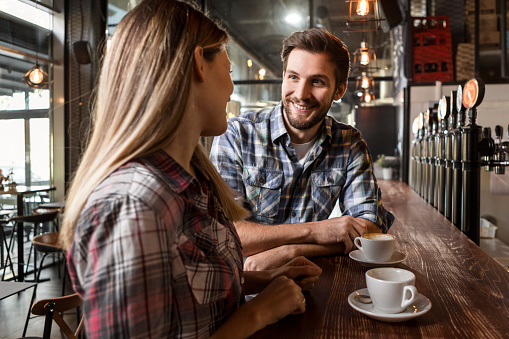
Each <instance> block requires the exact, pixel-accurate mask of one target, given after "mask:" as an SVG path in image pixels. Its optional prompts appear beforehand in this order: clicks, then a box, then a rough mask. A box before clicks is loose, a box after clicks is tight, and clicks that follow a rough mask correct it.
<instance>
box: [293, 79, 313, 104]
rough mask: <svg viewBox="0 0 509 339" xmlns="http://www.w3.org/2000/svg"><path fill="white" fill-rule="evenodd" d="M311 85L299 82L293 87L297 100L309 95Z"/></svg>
mask: <svg viewBox="0 0 509 339" xmlns="http://www.w3.org/2000/svg"><path fill="white" fill-rule="evenodd" d="M310 94H311V87H310V86H309V84H308V83H306V82H300V83H299V84H298V85H297V87H296V88H295V96H296V97H297V98H298V99H299V100H305V99H308V98H309V97H310Z"/></svg>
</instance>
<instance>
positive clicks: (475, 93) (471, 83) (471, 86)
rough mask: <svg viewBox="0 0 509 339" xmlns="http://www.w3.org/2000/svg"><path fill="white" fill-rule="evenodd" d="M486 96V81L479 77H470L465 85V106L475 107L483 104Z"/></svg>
mask: <svg viewBox="0 0 509 339" xmlns="http://www.w3.org/2000/svg"><path fill="white" fill-rule="evenodd" d="M483 98H484V83H483V82H482V81H480V80H478V79H470V80H468V81H467V83H466V84H465V85H464V86H463V106H465V107H466V108H468V109H470V108H474V107H477V106H479V105H480V104H481V102H482V99H483Z"/></svg>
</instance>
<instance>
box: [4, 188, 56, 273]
mask: <svg viewBox="0 0 509 339" xmlns="http://www.w3.org/2000/svg"><path fill="white" fill-rule="evenodd" d="M55 189H56V188H55V187H53V186H31V187H30V186H16V189H15V190H5V191H0V195H13V196H14V195H15V196H16V210H17V213H18V215H25V213H26V212H25V210H24V203H23V201H24V198H25V197H27V196H33V195H37V194H39V193H43V192H50V191H54V190H55ZM27 212H30V211H27ZM24 232H25V229H24V227H23V223H22V222H18V223H17V239H18V275H17V277H18V281H24V280H25V270H24V266H25V257H24V247H23V237H24Z"/></svg>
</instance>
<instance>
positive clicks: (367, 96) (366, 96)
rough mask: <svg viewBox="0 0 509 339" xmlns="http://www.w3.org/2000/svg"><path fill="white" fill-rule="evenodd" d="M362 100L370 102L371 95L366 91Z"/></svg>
mask: <svg viewBox="0 0 509 339" xmlns="http://www.w3.org/2000/svg"><path fill="white" fill-rule="evenodd" d="M364 101H365V102H370V101H371V95H370V94H369V93H366V95H365V96H364Z"/></svg>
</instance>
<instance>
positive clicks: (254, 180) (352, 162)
mask: <svg viewBox="0 0 509 339" xmlns="http://www.w3.org/2000/svg"><path fill="white" fill-rule="evenodd" d="M281 108H282V104H281V102H280V103H279V104H278V105H277V106H276V107H274V108H271V109H264V110H260V111H256V112H249V113H244V114H242V115H240V116H238V117H235V118H231V119H228V130H227V131H226V132H225V133H224V134H223V135H221V136H219V137H216V138H215V139H214V142H213V144H212V150H211V155H210V157H211V160H212V162H213V163H214V165H215V166H216V168H217V170H218V171H219V173H220V174H221V176H222V177H223V179H224V180H225V181H226V182H227V183H228V184H229V185H230V186H231V187H232V188H233V189H234V190H235V191H237V192H238V193H239V194H240V196H241V197H243V198H244V199H245V200H246V207H247V208H248V209H249V210H250V211H251V213H252V216H251V221H254V222H258V223H263V224H272V225H273V224H283V223H288V224H290V223H299V222H309V221H319V220H324V219H326V218H328V217H329V215H330V214H331V212H332V209H333V208H334V206H335V204H336V202H337V201H338V199H339V206H340V208H341V211H342V213H343V215H350V216H352V217H360V218H364V219H367V220H370V221H373V222H375V223H376V224H378V225H379V226H380V227H381V228H382V230H383V231H384V232H387V230H388V228H389V227H390V226H391V224H392V222H393V220H394V216H393V215H392V214H391V213H389V212H387V211H386V210H385V209H384V207H383V205H382V197H381V192H380V189H379V188H378V185H377V183H376V179H375V176H374V175H373V170H372V163H371V155H370V153H369V150H368V147H367V145H366V142H365V141H364V140H363V139H362V136H361V134H360V132H359V131H358V130H357V129H355V128H353V127H352V126H349V125H345V124H342V123H339V122H337V121H336V120H335V119H333V118H332V117H330V116H327V117H326V118H325V120H324V122H323V123H322V125H321V130H320V132H319V133H321V134H320V136H319V138H318V139H317V142H316V143H315V145H314V146H313V147H312V148H311V149H310V150H309V152H308V155H307V158H306V161H305V163H304V165H301V164H300V163H299V161H298V159H297V154H296V152H295V149H294V147H293V146H292V145H291V143H290V136H289V135H288V133H287V131H286V128H285V125H284V121H283V116H282V110H281Z"/></svg>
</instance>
